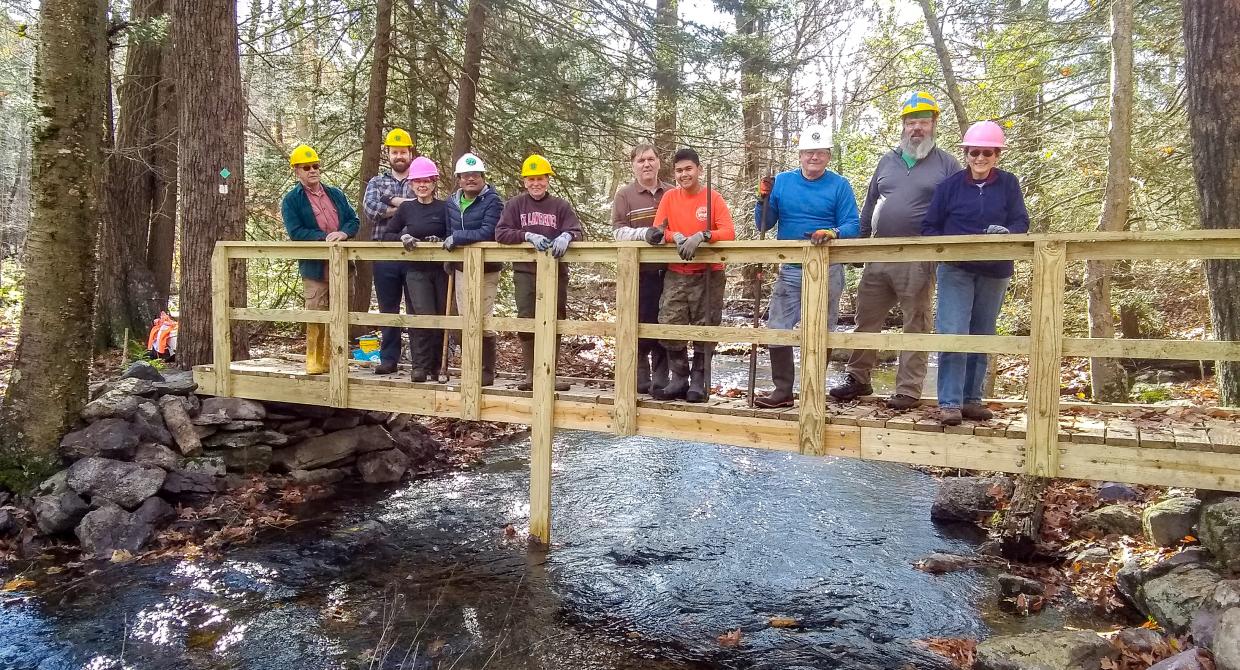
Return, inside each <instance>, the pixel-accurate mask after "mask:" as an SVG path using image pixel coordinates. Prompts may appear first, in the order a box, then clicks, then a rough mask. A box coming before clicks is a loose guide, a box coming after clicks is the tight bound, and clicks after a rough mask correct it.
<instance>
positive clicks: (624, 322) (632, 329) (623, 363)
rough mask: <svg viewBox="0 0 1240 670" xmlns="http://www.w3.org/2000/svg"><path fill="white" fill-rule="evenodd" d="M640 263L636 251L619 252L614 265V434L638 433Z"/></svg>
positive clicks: (623, 250)
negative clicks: (638, 303)
mask: <svg viewBox="0 0 1240 670" xmlns="http://www.w3.org/2000/svg"><path fill="white" fill-rule="evenodd" d="M640 273H641V263H640V262H639V261H638V257H637V249H620V250H619V260H618V261H617V262H616V397H615V401H614V405H613V415H612V427H613V429H614V430H615V433H616V435H635V434H636V433H637V301H638V293H639V291H638V281H639V277H640Z"/></svg>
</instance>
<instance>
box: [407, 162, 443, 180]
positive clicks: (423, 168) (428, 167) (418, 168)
mask: <svg viewBox="0 0 1240 670" xmlns="http://www.w3.org/2000/svg"><path fill="white" fill-rule="evenodd" d="M438 177H439V168H437V167H435V161H433V160H431V159H429V158H427V157H426V156H418V157H417V158H415V159H413V162H412V163H410V164H409V178H410V179H436V178H438Z"/></svg>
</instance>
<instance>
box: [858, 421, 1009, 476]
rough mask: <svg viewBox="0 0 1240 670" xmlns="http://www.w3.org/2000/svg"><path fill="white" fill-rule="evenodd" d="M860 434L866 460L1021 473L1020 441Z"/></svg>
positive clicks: (866, 430)
mask: <svg viewBox="0 0 1240 670" xmlns="http://www.w3.org/2000/svg"><path fill="white" fill-rule="evenodd" d="M860 430H861V457H862V458H865V459H869V460H875V461H892V462H897V463H911V464H915V465H933V466H939V467H948V468H970V469H976V470H999V471H1002V472H1020V471H1021V470H1023V469H1024V456H1023V449H1024V443H1023V442H1022V441H1021V440H1013V439H1009V438H1005V437H980V436H977V435H974V436H973V437H971V438H967V439H962V438H961V436H960V435H951V434H948V433H927V432H922V431H914V430H888V429H886V428H861V429H860Z"/></svg>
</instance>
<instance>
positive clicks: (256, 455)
mask: <svg viewBox="0 0 1240 670" xmlns="http://www.w3.org/2000/svg"><path fill="white" fill-rule="evenodd" d="M218 453H219V456H220V457H221V458H223V459H224V465H225V467H227V468H228V471H229V472H244V473H260V472H266V471H267V470H269V469H271V446H270V445H266V444H255V445H253V446H248V447H240V448H237V449H226V450H224V451H221V452H218Z"/></svg>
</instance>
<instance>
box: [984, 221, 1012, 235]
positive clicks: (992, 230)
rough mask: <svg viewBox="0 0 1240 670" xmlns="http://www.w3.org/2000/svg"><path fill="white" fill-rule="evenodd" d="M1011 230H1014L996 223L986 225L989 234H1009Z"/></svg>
mask: <svg viewBox="0 0 1240 670" xmlns="http://www.w3.org/2000/svg"><path fill="white" fill-rule="evenodd" d="M1010 232H1012V231H1010V230H1008V229H1007V228H1004V227H1003V226H996V225H994V224H991V225H989V226H986V234H987V235H1007V234H1008V233H1010Z"/></svg>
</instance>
